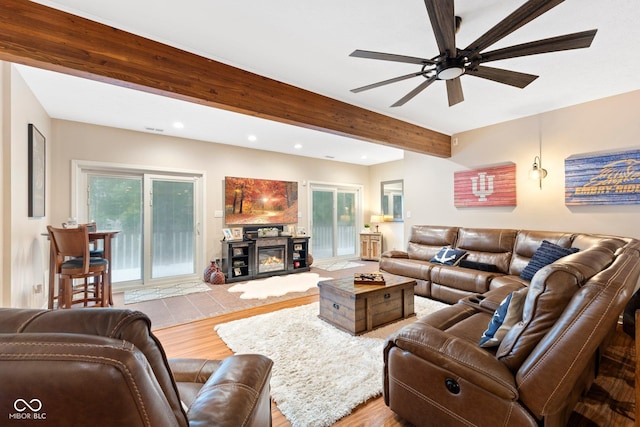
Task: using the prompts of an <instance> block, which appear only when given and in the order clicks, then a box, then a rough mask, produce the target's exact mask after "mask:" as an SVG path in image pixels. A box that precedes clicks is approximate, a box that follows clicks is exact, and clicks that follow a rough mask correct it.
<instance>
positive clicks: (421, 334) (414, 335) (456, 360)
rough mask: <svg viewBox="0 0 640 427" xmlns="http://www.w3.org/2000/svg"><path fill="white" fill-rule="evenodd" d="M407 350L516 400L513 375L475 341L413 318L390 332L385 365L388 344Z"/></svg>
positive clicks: (456, 375)
mask: <svg viewBox="0 0 640 427" xmlns="http://www.w3.org/2000/svg"><path fill="white" fill-rule="evenodd" d="M394 347H398V348H399V349H400V350H402V351H405V352H409V353H411V354H413V355H414V356H416V357H419V358H421V359H423V360H425V361H427V362H429V363H431V364H433V365H436V366H440V367H442V368H443V369H446V370H448V371H449V372H451V374H452V376H453V377H454V378H456V377H462V378H464V380H465V381H468V382H470V383H472V384H474V385H476V386H478V387H481V388H482V389H484V390H486V391H487V392H489V393H491V394H493V395H495V396H498V397H500V398H503V399H509V400H517V399H518V391H517V388H516V382H515V377H514V375H513V374H512V373H511V371H509V369H507V367H506V366H505V365H504V364H502V363H501V362H500V361H498V360H497V359H496V358H495V356H494V355H493V354H491V353H489V352H487V351H486V350H484V349H482V348H480V347H479V346H478V345H477V344H475V343H472V342H470V341H467V340H465V339H462V338H458V337H455V336H453V335H451V334H448V333H447V332H445V331H441V330H439V329H437V328H435V327H433V326H430V325H427V324H424V323H420V322H414V323H413V324H411V325H407V326H405V327H403V328H402V329H400V330H399V331H398V332H396V333H395V334H394V335H391V336H390V337H389V338H388V339H387V343H386V346H385V349H384V359H385V365H386V364H387V361H388V354H389V352H390V351H391V349H392V348H394Z"/></svg>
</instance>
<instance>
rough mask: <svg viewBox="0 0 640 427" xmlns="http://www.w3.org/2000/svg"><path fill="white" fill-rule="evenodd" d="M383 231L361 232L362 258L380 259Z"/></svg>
mask: <svg viewBox="0 0 640 427" xmlns="http://www.w3.org/2000/svg"><path fill="white" fill-rule="evenodd" d="M381 253H382V233H360V259H365V260H370V261H380V254H381Z"/></svg>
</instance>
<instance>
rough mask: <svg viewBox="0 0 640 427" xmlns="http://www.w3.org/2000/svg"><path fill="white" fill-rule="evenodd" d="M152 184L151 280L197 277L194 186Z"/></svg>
mask: <svg viewBox="0 0 640 427" xmlns="http://www.w3.org/2000/svg"><path fill="white" fill-rule="evenodd" d="M151 182H152V184H151V188H152V190H151V195H152V199H151V206H152V209H151V216H152V228H151V278H152V279H157V278H162V277H169V276H182V275H186V274H194V273H195V245H196V236H195V202H194V183H193V181H181V180H167V179H157V178H153V179H152V180H151Z"/></svg>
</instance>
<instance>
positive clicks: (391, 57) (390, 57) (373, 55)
mask: <svg viewBox="0 0 640 427" xmlns="http://www.w3.org/2000/svg"><path fill="white" fill-rule="evenodd" d="M349 56H353V57H354V58H367V59H380V60H382V61H394V62H405V63H408V64H420V65H424V64H436V61H433V60H431V59H426V58H416V57H414V56H405V55H396V54H394V53H382V52H372V51H370V50H360V49H357V50H354V51H353V52H351V54H350V55H349Z"/></svg>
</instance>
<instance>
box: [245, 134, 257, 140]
mask: <svg viewBox="0 0 640 427" xmlns="http://www.w3.org/2000/svg"><path fill="white" fill-rule="evenodd" d="M247 139H248V140H249V141H251V142H255V141H257V140H258V137H257V136H255V135H249V136H248V137H247Z"/></svg>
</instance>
